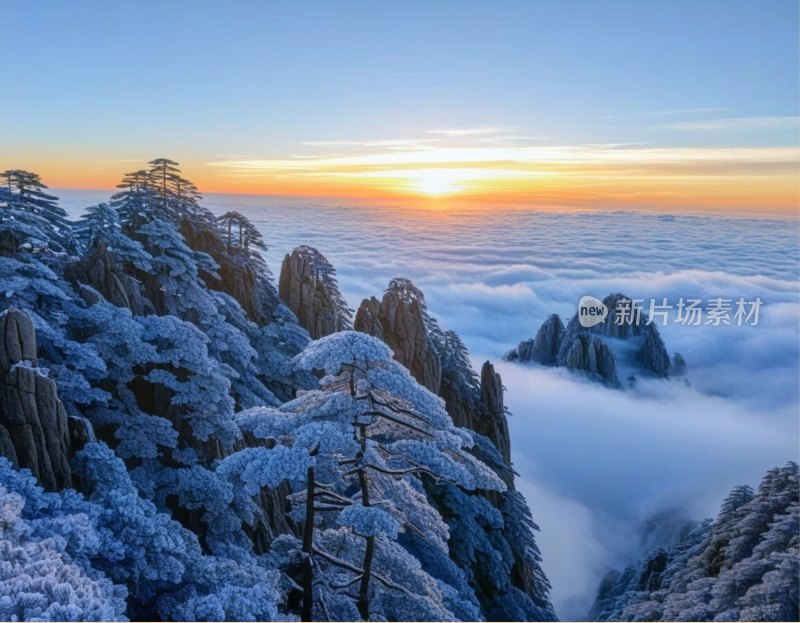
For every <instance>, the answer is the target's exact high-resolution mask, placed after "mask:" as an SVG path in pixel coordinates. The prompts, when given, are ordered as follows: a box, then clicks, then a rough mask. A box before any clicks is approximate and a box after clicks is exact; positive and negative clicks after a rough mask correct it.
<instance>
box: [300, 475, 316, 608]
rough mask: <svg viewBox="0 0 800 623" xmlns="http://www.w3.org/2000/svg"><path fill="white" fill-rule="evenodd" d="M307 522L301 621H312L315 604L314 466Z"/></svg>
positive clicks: (307, 499) (304, 529) (307, 491)
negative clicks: (313, 556)
mask: <svg viewBox="0 0 800 623" xmlns="http://www.w3.org/2000/svg"><path fill="white" fill-rule="evenodd" d="M306 478H307V479H306V483H307V484H306V495H307V498H306V523H305V526H304V528H303V554H304V555H305V570H304V572H303V609H302V611H301V612H300V620H301V621H311V620H312V619H311V617H312V615H313V605H314V562H313V559H312V555H313V554H314V496H315V493H316V489H315V484H314V482H315V481H314V467H313V466H311V467H309V468H308V471H307V477H306Z"/></svg>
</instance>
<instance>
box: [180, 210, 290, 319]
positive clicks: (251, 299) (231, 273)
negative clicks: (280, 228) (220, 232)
mask: <svg viewBox="0 0 800 623" xmlns="http://www.w3.org/2000/svg"><path fill="white" fill-rule="evenodd" d="M180 232H181V234H182V235H183V237H184V238H185V239H186V244H187V245H189V247H190V248H192V249H193V250H195V251H199V252H201V253H207V254H208V255H210V256H211V257H212V259H213V260H214V261H215V262H216V263H217V264H218V265H219V268H218V269H217V274H218V275H219V278H216V277H214V276H213V275H210V274H207V273H205V272H201V273H200V276H201V277H202V278H203V281H204V282H205V284H206V286H207V287H208V288H209V289H211V290H216V291H218V292H224V293H225V294H228V295H229V296H232V297H233V298H235V299H236V300H237V301H238V303H239V305H241V306H242V309H243V310H244V312H245V313H246V314H247V317H248V318H249V319H250V320H252V321H253V322H255V323H256V324H257V325H258V326H260V327H263V326H264V325H267V324H269V323H270V322H272V314H273V312H274V311H275V309H276V307H277V306H278V305H279V303H280V300H279V299H278V293H277V292H276V291H275V287H274V286H273V285H272V283H271V282H270V273H269V270H268V269H267V267H266V264H264V265H263V266H260V267H259V266H257V265H255V264H254V263H253V261H252V259H251V258H248V256H247V254H246V253H245V252H244V251H243V250H241V249H238V248H228V247H226V245H225V243H224V242H223V241H222V240H220V238H219V237H218V236H217V235H215V233H214V232H213V231H212V230H211V229H209V228H208V227H207V226H206V225H204V224H202V223H198V222H193V221H191V220H189V219H184V220H183V221H181V224H180Z"/></svg>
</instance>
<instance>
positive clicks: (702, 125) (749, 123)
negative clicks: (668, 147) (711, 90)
mask: <svg viewBox="0 0 800 623" xmlns="http://www.w3.org/2000/svg"><path fill="white" fill-rule="evenodd" d="M791 127H794V128H798V127H800V117H733V118H729V119H709V120H707V121H678V122H676V123H665V124H660V125H655V126H653V128H654V129H656V130H682V131H686V132H704V131H709V130H756V129H763V128H791Z"/></svg>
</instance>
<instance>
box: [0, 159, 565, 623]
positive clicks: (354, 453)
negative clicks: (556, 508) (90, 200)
mask: <svg viewBox="0 0 800 623" xmlns="http://www.w3.org/2000/svg"><path fill="white" fill-rule="evenodd" d="M23 174H24V175H23ZM5 175H6V176H7V178H8V179H7V182H8V183H7V184H5V185H4V186H3V187H0V239H1V240H2V241H3V244H2V245H0V291H2V292H3V293H4V294H5V296H4V297H3V298H2V299H0V310H2V312H3V313H2V316H1V317H0V329H2V332H1V333H0V338H2V339H3V345H2V348H0V391H2V392H3V394H2V396H3V400H2V401H1V402H0V455H2V457H5V458H2V457H0V484H1V485H2V488H0V498H1V499H0V508H3V509H11V510H10V511H9V512H8V513H6V512H5V511H4V512H3V513H2V516H0V550H2V551H6V552H11V553H13V556H14V557H15V560H19V561H21V562H20V566H17V567H13V568H11V569H10V570H9V569H5V568H4V571H3V574H4V575H3V576H2V578H0V597H2V598H1V599H0V604H2V609H0V612H2V613H3V614H2V618H8V619H14V618H16V619H20V620H21V619H26V618H32V617H44V618H48V617H54V618H58V617H60V616H64V617H67V618H72V619H88V618H92V617H95V618H103V619H109V620H110V619H124V618H125V617H128V618H131V619H135V620H205V619H213V620H241V619H244V620H273V619H274V618H276V617H278V616H299V617H302V618H303V619H306V620H307V619H308V618H309V617H310V616H312V615H313V616H314V617H316V618H321V619H328V620H337V619H338V620H354V619H358V618H364V619H369V618H378V619H380V618H388V619H394V620H396V619H404V620H414V619H418V620H441V619H447V620H451V619H452V620H455V619H463V620H476V619H481V618H486V617H489V618H492V619H504V620H505V619H516V620H553V619H554V618H555V614H554V613H553V611H552V606H551V605H550V602H549V598H548V583H547V579H546V578H545V576H544V574H543V572H542V571H541V568H540V566H539V562H540V556H539V552H538V549H537V547H536V544H535V541H534V539H533V533H532V530H533V529H535V524H534V523H533V521H532V519H531V516H530V511H529V510H528V508H527V505H526V504H525V501H524V499H523V498H522V497H521V496H520V495H519V494H518V493H516V492H514V491H513V490H510V487H512V486H513V474H512V472H511V469H510V467H509V466H508V453H509V440H508V430H507V427H506V426H505V411H504V408H503V403H502V383H501V381H500V378H499V376H498V375H496V373H494V371H493V369H492V368H491V365H490V364H488V363H487V365H485V366H484V370H483V373H482V376H481V378H480V379H478V377H477V376H476V375H475V373H474V372H473V371H472V369H471V367H469V364H468V359H467V355H466V350H465V349H464V347H463V344H461V342H460V340H459V339H458V336H456V335H455V334H453V333H449V332H441V331H438V329H436V327H435V325H434V324H433V323H432V320H431V319H430V317H429V316H427V312H426V311H425V309H424V300H423V301H422V302H423V305H421V306H419V305H418V307H417V308H416V311H414V310H412V312H413V313H407V314H406V316H405V321H404V322H405V323H407V324H408V325H409V326H410V325H413V324H416V327H417V328H416V329H415V331H416V333H415V335H416V342H413V341H412V342H413V345H414V347H415V348H416V347H419V350H417V351H413V352H414V353H416V354H421V355H422V359H421V361H423V362H425V361H427V364H428V365H430V366H433V367H436V366H438V376H437V375H434V376H433V377H431V378H433V379H435V380H436V381H437V382H436V383H434V384H433V389H434V391H433V392H431V391H429V390H428V389H426V387H425V386H424V385H422V384H419V383H418V382H417V380H416V379H415V376H416V375H415V374H414V371H412V373H411V374H409V372H408V371H407V370H406V368H404V367H403V366H402V365H400V364H399V363H396V362H395V361H394V360H393V358H394V359H397V352H393V349H389V348H388V347H387V346H386V345H384V344H382V343H381V342H380V341H379V340H377V339H375V338H373V337H370V336H368V335H364V334H363V333H355V332H352V331H347V330H343V329H346V328H347V327H348V324H347V322H346V321H345V320H346V317H347V313H346V308H343V307H342V305H343V304H344V302H343V299H341V297H340V295H338V296H337V292H335V291H334V290H333V287H334V286H335V281H332V277H331V276H332V274H333V270H332V267H330V265H329V264H327V261H326V262H325V264H326V266H327V267H329V268H325V267H323V268H325V271H322V269H320V266H322V264H320V262H321V260H320V259H319V258H321V256H319V257H316V255H315V254H314V253H313V252H312V250H310V249H302V250H301V251H299V252H298V256H296V259H295V260H294V263H297V264H298V265H300V264H302V263H303V262H304V261H310V259H309V258H310V257H311V256H312V255H313V256H314V258H312V259H314V266H316V268H315V269H314V270H313V271H311V273H310V274H309V273H308V271H306V270H301V271H299V272H298V271H295V270H294V268H297V267H296V266H294V267H293V261H292V260H291V256H290V259H289V266H288V267H287V271H288V277H287V282H288V283H290V284H291V283H299V284H300V287H301V289H302V288H306V289H308V287H310V286H312V285H313V290H314V296H313V297H312V299H311V302H310V308H309V309H310V313H309V314H308V318H309V321H310V325H309V326H311V327H312V328H314V330H315V331H319V332H321V333H325V332H327V331H329V330H333V331H334V333H333V334H332V335H329V336H327V337H325V338H323V339H320V340H318V341H314V342H312V341H311V336H310V335H309V333H308V332H307V331H306V329H304V328H303V327H302V326H300V324H299V323H298V319H297V317H296V316H295V314H293V313H292V311H291V310H290V309H289V308H288V307H287V306H285V305H284V304H283V303H282V301H281V300H280V298H279V296H278V291H277V288H276V287H275V285H274V283H273V282H272V280H271V276H270V273H269V271H268V269H267V267H266V265H265V264H264V261H263V259H262V257H261V255H260V253H259V249H262V248H263V240H261V239H260V234H258V232H256V231H255V230H254V228H253V227H252V225H251V224H250V223H249V221H247V220H246V219H245V218H244V217H242V216H241V215H239V214H236V213H228V214H226V215H223V216H222V217H220V219H219V220H218V219H216V218H215V217H214V216H213V215H211V214H210V213H209V212H208V211H207V210H205V209H204V208H202V207H201V205H200V204H199V202H198V199H199V196H198V195H197V193H196V191H195V190H194V189H193V186H192V185H191V183H190V182H188V181H187V180H184V179H183V178H182V177H181V176H180V171H179V170H178V169H177V165H176V163H174V162H171V161H169V160H166V159H159V160H156V161H153V162H152V163H151V167H150V169H149V170H145V171H138V172H135V173H132V174H130V175H128V176H126V178H125V179H124V180H123V184H122V185H121V189H122V190H121V192H120V193H118V194H117V195H115V197H114V198H113V200H112V202H111V204H110V205H106V204H101V205H99V206H92V207H91V208H89V209H88V210H87V213H86V215H85V217H83V219H82V221H81V222H80V223H77V224H72V223H70V222H69V221H66V220H65V219H64V218H63V214H62V213H61V212H59V209H58V206H57V203H56V200H55V198H53V197H50V196H49V195H47V194H46V193H45V192H44V190H42V189H43V188H45V187H44V185H43V184H41V182H40V181H39V180H38V178H37V177H36V176H32V174H27V173H26V172H16V171H10V172H7V173H6V174H5ZM22 179H24V185H20V183H19V180H22ZM31 180H33V181H31ZM32 184H33V186H32ZM31 188H33V189H34V190H33V191H32V190H31ZM43 202H44V203H43ZM42 205H47V206H48V210H47V211H44V212H43V209H42ZM43 214H44V216H43ZM323 259H324V258H323ZM323 272H325V275H323V274H322V273H323ZM312 282H313V283H312ZM408 285H409V287H413V284H410V283H409V284H408ZM291 289H292V288H291V286H290V287H289V290H290V291H291ZM318 297H319V298H318ZM295 302H296V303H297V304H298V305H300V307H298V309H304V307H303V306H304V305H306V303H308V302H309V301H308V299H306V298H302V297H301V298H300V299H298V300H297V301H295ZM320 302H326V304H324V305H323V304H319V303H320ZM397 302H398V305H399V307H398V308H397V309H400V308H401V307H402V308H403V309H404V310H405V311H408V310H406V309H405V308H406V307H407V303H408V301H406V300H401V299H398V301H397ZM327 303H331V304H333V306H334V307H336V309H337V311H338V312H342V317H340V318H338V319H337V320H336V322H327V321H325V322H322V321H321V319H320V318H316V317H315V314H316V313H317V312H319V313H321V314H323V315H325V314H328V313H329V312H330V311H331V310H330V305H328V304H327ZM377 316H378V321H379V322H380V321H381V318H380V316H381V314H380V311H379V312H378V314H377ZM426 317H427V320H426V319H425V318H426ZM402 326H406V325H404V324H403V323H400V325H394V327H395V328H398V327H402ZM381 328H382V329H383V326H382V325H381ZM387 328H391V325H389V324H387ZM387 333H390V331H387ZM395 338H396V345H397V346H398V348H399V349H400V350H399V351H398V352H405V351H404V350H403V349H407V348H408V346H409V345H408V344H406V343H405V341H404V338H402V331H399V330H398V331H396V332H395ZM412 350H413V349H412ZM411 360H412V361H411V363H412V365H416V359H414V357H413V356H412V357H411ZM409 367H411V366H409ZM423 370H424V366H423ZM423 378H424V376H423ZM428 380H430V379H428ZM443 388H447V389H446V390H445V389H443ZM440 392H441V393H442V394H444V393H445V392H447V398H446V400H443V399H441V398H439V397H438V396H437V395H436V394H438V393H440ZM445 405H447V408H448V409H452V413H453V414H454V415H453V416H452V417H450V415H449V414H448V411H447V410H445ZM334 415H336V416H337V417H339V418H340V420H341V421H340V422H339V424H338V428H336V427H334V428H331V427H330V425H331V424H332V419H331V418H332V417H333V416H334ZM276 426H277V427H278V428H279V429H280V430H278V429H276V428H275V427H276ZM461 426H468V427H469V428H470V429H472V430H468V429H465V428H461ZM270 431H271V432H270ZM473 431H477V432H473ZM484 435H485V436H484ZM25 468H27V469H25ZM19 470H21V471H19ZM308 470H312V471H311V472H309V471H308ZM313 470H316V473H317V474H318V476H317V477H316V478H315V477H314V476H313V475H312V476H311V478H310V480H309V476H308V474H309V473H312V474H313ZM320 483H322V484H320ZM42 487H43V488H44V489H46V490H47V492H45V491H44V490H43V489H42ZM11 511H13V512H11ZM317 520H319V521H317ZM431 531H432V532H431ZM429 532H430V533H429ZM432 542H433V543H434V545H435V547H431V543H432ZM38 559H41V561H45V559H46V560H47V561H49V562H48V563H47V565H48V566H46V567H45V566H43V565H40V567H39V569H40V570H42V569H52V570H53V571H52V573H58V574H59V577H62V578H65V579H68V584H69V590H68V587H67V586H64V587H63V588H60V589H58V590H53V589H52V587H51V586H50V585H49V584H48V580H47V577H48V576H47V572H45V573H44V575H43V576H42V577H36V576H35V574H32V573H31V572H29V571H26V572H25V573H23V571H22V570H23V569H28V568H29V567H28V566H29V565H31V564H34V565H35V564H36V561H37V560H38ZM15 569H17V570H18V571H19V573H18V572H17V571H15ZM65 581H66V580H65ZM350 587H353V588H352V589H351V588H350ZM86 590H90V591H92V595H93V596H94V597H93V598H92V599H90V600H88V601H85V602H83V601H80V600H78V599H73V598H72V597H70V595H72V593H71V592H70V591H73V592H80V591H84V592H85V591H86ZM82 594H83V593H82ZM69 604H72V606H74V607H73V608H72V610H69V611H68V613H67V614H61V613H63V612H67V611H63V610H61V609H60V608H62V606H63V607H70V606H69Z"/></svg>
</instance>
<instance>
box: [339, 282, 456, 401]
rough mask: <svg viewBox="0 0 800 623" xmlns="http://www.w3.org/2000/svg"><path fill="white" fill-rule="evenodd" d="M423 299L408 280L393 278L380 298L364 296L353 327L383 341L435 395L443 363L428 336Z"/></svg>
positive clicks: (440, 381) (395, 356)
mask: <svg viewBox="0 0 800 623" xmlns="http://www.w3.org/2000/svg"><path fill="white" fill-rule="evenodd" d="M426 315H427V313H426V310H425V298H424V296H422V292H420V291H419V290H418V289H417V288H416V287H415V286H414V284H413V283H411V281H410V280H408V279H394V280H392V282H391V283H390V284H389V287H388V288H387V289H386V292H384V293H383V298H382V299H381V300H380V302H379V301H378V299H376V298H375V297H372V298H370V299H364V301H362V303H361V306H360V307H359V308H358V311H357V312H356V320H355V323H354V329H355V330H356V331H361V332H362V333H366V334H367V335H372V336H374V337H377V338H378V339H380V340H382V341H383V342H384V343H386V344H387V345H388V346H389V348H391V349H392V352H393V353H394V358H395V359H396V360H397V361H399V362H400V363H402V364H403V365H404V366H405V367H406V368H408V370H409V372H411V375H412V376H413V377H414V378H415V379H416V380H417V382H419V383H420V384H421V385H423V386H425V387H427V388H428V389H429V390H430V391H432V392H433V393H434V394H438V393H439V389H440V387H441V384H442V366H441V363H440V362H439V357H438V356H437V355H436V351H435V350H434V345H433V342H432V341H431V338H430V337H429V335H428V329H427V326H426V322H425V317H426Z"/></svg>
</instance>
